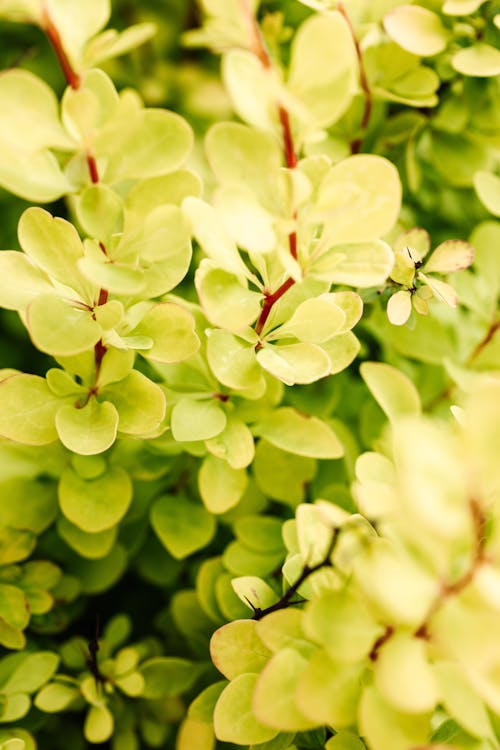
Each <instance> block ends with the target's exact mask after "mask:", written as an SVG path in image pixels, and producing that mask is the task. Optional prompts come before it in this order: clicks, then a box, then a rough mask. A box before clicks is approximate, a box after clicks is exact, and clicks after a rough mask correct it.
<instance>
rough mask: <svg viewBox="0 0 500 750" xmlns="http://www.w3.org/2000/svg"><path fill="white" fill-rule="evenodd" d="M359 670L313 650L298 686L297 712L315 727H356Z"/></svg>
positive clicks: (361, 668)
mask: <svg viewBox="0 0 500 750" xmlns="http://www.w3.org/2000/svg"><path fill="white" fill-rule="evenodd" d="M362 671H363V666H362V665H359V664H338V663H335V662H334V661H332V660H331V659H330V658H329V656H328V654H327V653H325V651H323V650H320V651H316V653H314V654H313V656H312V657H311V659H310V660H309V662H308V664H307V667H306V669H305V671H304V673H303V675H302V677H301V678H300V680H299V682H298V684H297V692H296V694H297V704H298V706H299V708H300V710H301V711H302V712H303V713H304V714H305V715H306V716H307V717H308V718H309V719H311V720H312V721H314V722H315V724H317V725H323V724H327V725H329V726H334V727H336V728H339V727H350V726H353V725H355V724H356V718H357V708H358V701H359V697H360V693H361V689H362V683H361V674H362Z"/></svg>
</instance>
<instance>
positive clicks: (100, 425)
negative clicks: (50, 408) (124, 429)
mask: <svg viewBox="0 0 500 750" xmlns="http://www.w3.org/2000/svg"><path fill="white" fill-rule="evenodd" d="M55 422H56V428H57V434H58V435H59V439H60V441H61V443H62V444H63V445H64V446H66V448H68V449H69V450H70V451H74V452H75V453H80V454H82V455H84V456H93V455H95V454H96V453H102V452H103V451H105V450H107V449H108V448H109V447H110V446H111V445H113V443H114V442H115V439H116V432H117V429H118V422H119V415H118V412H117V410H116V408H115V407H114V406H113V404H112V403H110V402H109V401H103V402H100V401H97V399H96V398H94V397H91V398H90V399H89V401H88V403H87V404H85V406H83V407H81V408H78V407H75V406H71V405H70V404H67V405H66V406H61V408H60V409H59V411H58V412H57V414H56V419H55Z"/></svg>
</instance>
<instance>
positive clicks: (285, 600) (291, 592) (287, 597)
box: [247, 529, 340, 620]
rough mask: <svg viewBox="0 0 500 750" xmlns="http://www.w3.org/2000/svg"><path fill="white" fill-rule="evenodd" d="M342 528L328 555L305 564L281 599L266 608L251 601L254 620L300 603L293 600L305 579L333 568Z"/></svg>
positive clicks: (331, 543)
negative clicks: (310, 564) (335, 550)
mask: <svg viewBox="0 0 500 750" xmlns="http://www.w3.org/2000/svg"><path fill="white" fill-rule="evenodd" d="M339 532H340V529H335V530H334V532H333V535H332V540H331V542H330V544H329V546H328V550H327V552H326V555H325V556H324V558H323V560H321V562H319V563H316V565H312V566H309V565H304V568H303V570H302V573H301V574H300V576H299V577H298V578H297V580H296V581H295V583H294V584H293V585H292V586H290V588H289V589H288V591H286V592H285V593H284V594H283V596H282V597H281V599H280V600H279V601H278V602H276V603H275V604H271V606H270V607H266V608H265V609H260V608H259V607H254V606H253V605H252V604H251V602H249V604H250V606H251V607H252V609H253V618H252V619H253V620H261V619H262V618H263V617H265V616H266V615H269V614H271V612H277V611H278V610H280V609H286V608H287V607H289V606H291V605H292V604H299V602H293V601H292V599H293V597H294V596H295V594H296V593H297V591H298V590H299V588H300V587H301V586H302V584H303V583H304V581H306V580H307V579H308V578H309V576H312V574H313V573H316V572H317V571H318V570H321V569H322V568H331V567H332V561H331V556H332V554H333V551H334V549H335V546H336V544H337V540H338V537H339ZM247 601H248V600H247Z"/></svg>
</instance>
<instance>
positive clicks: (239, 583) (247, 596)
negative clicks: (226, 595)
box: [231, 576, 278, 609]
mask: <svg viewBox="0 0 500 750" xmlns="http://www.w3.org/2000/svg"><path fill="white" fill-rule="evenodd" d="M231 586H232V588H233V590H234V592H235V593H236V595H237V596H238V597H239V598H240V599H241V601H242V602H243V604H245V606H247V607H250V608H251V609H252V608H253V609H266V607H269V606H270V605H271V604H275V603H276V601H277V600H278V597H277V596H276V593H275V592H274V591H273V590H272V588H271V587H270V586H269V585H268V584H267V583H266V582H265V581H263V580H262V579H261V578H257V577H256V576H239V577H238V578H233V579H232V581H231Z"/></svg>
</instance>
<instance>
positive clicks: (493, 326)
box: [467, 320, 500, 364]
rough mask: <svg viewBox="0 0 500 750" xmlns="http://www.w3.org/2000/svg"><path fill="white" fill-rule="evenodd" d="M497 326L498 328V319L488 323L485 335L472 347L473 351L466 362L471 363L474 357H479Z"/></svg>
mask: <svg viewBox="0 0 500 750" xmlns="http://www.w3.org/2000/svg"><path fill="white" fill-rule="evenodd" d="M499 328H500V320H495V321H494V322H493V323H492V324H491V325H490V327H489V329H488V330H487V332H486V335H485V337H484V338H483V339H482V340H481V341H480V342H479V344H478V345H477V346H476V348H475V349H474V351H473V352H472V354H471V355H470V357H469V358H468V360H467V364H471V362H473V361H474V360H475V359H476V357H479V355H480V354H481V352H482V351H483V349H486V347H487V346H488V344H489V343H490V341H491V340H492V338H493V336H494V335H495V333H496V332H497V331H498V329H499Z"/></svg>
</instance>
